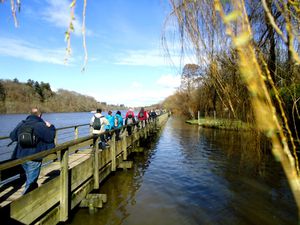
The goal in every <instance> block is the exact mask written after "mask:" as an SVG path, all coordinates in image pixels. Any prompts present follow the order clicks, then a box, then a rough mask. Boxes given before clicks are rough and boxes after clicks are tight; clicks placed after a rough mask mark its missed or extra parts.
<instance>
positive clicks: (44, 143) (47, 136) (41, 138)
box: [9, 115, 55, 158]
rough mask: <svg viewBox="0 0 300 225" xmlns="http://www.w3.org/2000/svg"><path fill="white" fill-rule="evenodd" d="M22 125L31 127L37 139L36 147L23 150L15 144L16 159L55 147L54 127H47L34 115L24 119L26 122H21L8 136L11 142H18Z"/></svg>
mask: <svg viewBox="0 0 300 225" xmlns="http://www.w3.org/2000/svg"><path fill="white" fill-rule="evenodd" d="M24 124H30V125H31V126H32V127H33V130H34V134H35V135H36V136H37V138H38V141H37V146H36V147H35V148H26V149H25V148H22V147H21V146H20V144H19V143H17V145H16V149H15V157H16V158H22V157H25V156H28V155H32V154H35V153H38V152H41V151H44V150H47V149H51V148H54V147H55V144H54V138H55V127H54V126H53V125H51V126H50V127H47V126H46V124H45V121H44V120H43V119H42V118H40V117H38V116H35V115H29V116H28V117H27V118H26V120H23V121H22V122H20V123H19V124H18V125H17V126H16V128H15V129H14V130H13V131H12V132H11V133H10V135H9V137H10V139H11V140H12V141H18V136H19V133H20V128H21V127H22V126H23V125H24Z"/></svg>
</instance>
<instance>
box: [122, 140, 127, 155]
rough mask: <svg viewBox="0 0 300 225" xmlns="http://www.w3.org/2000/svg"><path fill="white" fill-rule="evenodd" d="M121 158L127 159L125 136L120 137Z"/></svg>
mask: <svg viewBox="0 0 300 225" xmlns="http://www.w3.org/2000/svg"><path fill="white" fill-rule="evenodd" d="M122 150H123V160H127V137H123V138H122Z"/></svg>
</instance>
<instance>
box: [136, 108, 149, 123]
mask: <svg viewBox="0 0 300 225" xmlns="http://www.w3.org/2000/svg"><path fill="white" fill-rule="evenodd" d="M147 119H148V113H147V111H146V110H145V109H144V107H142V108H141V110H140V111H139V113H138V120H139V121H140V122H141V124H142V127H145V125H146V120H147Z"/></svg>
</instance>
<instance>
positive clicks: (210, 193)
mask: <svg viewBox="0 0 300 225" xmlns="http://www.w3.org/2000/svg"><path fill="white" fill-rule="evenodd" d="M253 143H254V142H253V137H251V135H250V134H249V133H237V132H229V131H218V130H214V129H202V128H198V127H197V126H191V125H187V124H185V123H184V122H182V121H181V120H180V119H177V118H170V119H169V121H168V122H167V124H166V126H165V127H164V129H163V130H162V133H161V136H160V137H159V138H158V139H157V140H156V141H155V142H154V143H153V144H152V146H150V147H149V148H148V149H147V150H146V152H145V153H139V154H136V155H134V156H133V158H132V159H133V160H134V162H135V163H134V168H132V169H130V170H127V171H117V172H116V173H115V174H113V175H112V176H110V177H109V179H108V180H107V181H106V182H105V183H104V184H102V186H101V189H100V192H101V193H105V194H107V195H108V202H107V203H106V204H105V205H104V208H102V209H99V210H98V212H96V213H95V214H92V215H90V214H89V212H88V209H77V210H76V212H75V214H74V215H73V217H72V218H71V221H70V224H73V225H75V224H95V225H97V224H99V225H100V224H128V225H135V224H136V225H147V224H149V225H152V224H153V225H160V224H162V225H168V224H170V225H171V224H172V225H177V224H178V225H183V224H238V225H240V224H241V225H242V224H243V225H244V224H270V225H271V224H272V225H273V224H297V208H296V205H295V203H294V201H293V198H292V194H291V192H290V190H289V188H288V184H287V181H286V179H285V176H284V174H283V171H282V169H281V167H280V165H279V164H278V163H277V162H275V161H274V160H273V157H272V156H271V155H268V154H258V153H257V150H255V149H257V148H256V147H255V145H254V144H253Z"/></svg>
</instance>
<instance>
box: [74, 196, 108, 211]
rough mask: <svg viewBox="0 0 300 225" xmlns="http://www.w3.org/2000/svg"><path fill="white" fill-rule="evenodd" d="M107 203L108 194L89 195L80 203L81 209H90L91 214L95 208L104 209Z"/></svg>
mask: <svg viewBox="0 0 300 225" xmlns="http://www.w3.org/2000/svg"><path fill="white" fill-rule="evenodd" d="M106 202H107V195H106V194H88V195H87V196H86V197H85V199H83V200H82V201H81V202H80V205H79V206H80V207H88V208H89V211H90V212H93V211H94V209H95V208H102V207H103V203H106Z"/></svg>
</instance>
